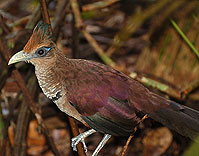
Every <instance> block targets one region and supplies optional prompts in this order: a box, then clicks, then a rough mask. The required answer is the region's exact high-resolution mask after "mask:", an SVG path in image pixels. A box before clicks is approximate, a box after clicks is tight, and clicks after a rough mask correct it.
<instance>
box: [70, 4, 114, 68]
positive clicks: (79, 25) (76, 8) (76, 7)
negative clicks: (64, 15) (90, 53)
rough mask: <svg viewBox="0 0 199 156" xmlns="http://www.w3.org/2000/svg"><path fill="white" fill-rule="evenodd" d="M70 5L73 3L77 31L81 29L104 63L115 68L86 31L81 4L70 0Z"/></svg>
mask: <svg viewBox="0 0 199 156" xmlns="http://www.w3.org/2000/svg"><path fill="white" fill-rule="evenodd" d="M70 3H71V7H72V10H73V13H74V17H75V22H76V27H77V29H79V31H81V33H82V34H83V35H84V37H85V38H86V39H87V41H88V42H89V43H90V45H91V46H92V47H93V49H94V50H95V51H96V52H97V54H98V55H99V56H100V58H101V59H102V60H103V61H104V63H106V64H108V65H110V66H112V67H114V68H115V67H116V63H115V62H114V61H113V60H112V59H111V58H109V57H108V56H107V55H106V54H105V53H104V51H103V49H102V48H101V47H100V46H99V45H98V43H97V42H96V41H95V39H94V38H93V37H92V36H91V35H90V34H89V33H88V32H87V31H86V29H85V25H84V23H83V21H82V19H81V14H80V10H79V4H78V3H77V0H70Z"/></svg>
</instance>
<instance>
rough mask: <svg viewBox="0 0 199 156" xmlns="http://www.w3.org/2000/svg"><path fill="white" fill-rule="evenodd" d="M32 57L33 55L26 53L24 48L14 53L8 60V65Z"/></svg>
mask: <svg viewBox="0 0 199 156" xmlns="http://www.w3.org/2000/svg"><path fill="white" fill-rule="evenodd" d="M30 59H31V55H29V54H27V53H25V52H24V51H23V50H22V51H20V52H18V53H16V54H14V55H13V56H12V57H11V59H10V60H9V62H8V65H10V64H13V63H17V62H21V61H28V60H30Z"/></svg>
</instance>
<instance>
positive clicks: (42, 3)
mask: <svg viewBox="0 0 199 156" xmlns="http://www.w3.org/2000/svg"><path fill="white" fill-rule="evenodd" d="M40 6H41V12H42V16H43V20H44V23H48V24H50V17H49V14H48V9H47V4H46V0H40ZM50 30H51V32H53V31H52V27H51V24H50Z"/></svg>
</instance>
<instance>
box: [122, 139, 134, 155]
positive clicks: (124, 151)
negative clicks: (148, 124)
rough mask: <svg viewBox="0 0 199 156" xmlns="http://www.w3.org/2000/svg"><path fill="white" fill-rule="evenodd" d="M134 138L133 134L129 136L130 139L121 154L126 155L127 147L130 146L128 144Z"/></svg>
mask: <svg viewBox="0 0 199 156" xmlns="http://www.w3.org/2000/svg"><path fill="white" fill-rule="evenodd" d="M132 138H133V135H130V136H129V138H128V140H127V141H126V144H125V146H124V147H123V150H122V154H121V156H124V155H125V153H126V151H127V148H128V146H129V143H130V142H131V139H132Z"/></svg>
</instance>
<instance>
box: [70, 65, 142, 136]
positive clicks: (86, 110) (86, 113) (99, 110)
mask: <svg viewBox="0 0 199 156" xmlns="http://www.w3.org/2000/svg"><path fill="white" fill-rule="evenodd" d="M89 63H90V62H89ZM91 63H92V64H90V66H89V68H86V67H85V68H86V69H85V70H84V71H82V72H79V73H77V72H76V76H77V77H76V79H75V80H76V81H75V82H73V83H72V82H71V83H70V84H72V85H71V86H70V85H68V86H67V98H68V100H69V101H70V102H71V103H72V105H73V106H74V107H75V108H76V109H77V110H78V112H79V113H80V114H81V115H82V118H83V119H84V120H85V121H86V122H87V123H88V124H89V125H90V126H91V127H92V128H94V129H96V130H98V131H101V132H104V133H108V134H114V135H129V134H130V133H132V132H133V131H134V129H133V127H135V126H136V125H137V123H138V121H139V118H138V117H137V115H136V112H135V111H134V109H133V108H132V107H130V106H129V102H128V97H129V86H128V78H127V77H126V76H125V75H124V74H122V73H120V72H118V71H116V70H114V69H112V68H110V67H108V66H103V65H101V64H96V63H93V62H91ZM79 64H80V63H79ZM87 65H88V62H87ZM82 66H83V65H82V64H81V68H82ZM101 66H102V67H101ZM76 68H78V67H76ZM81 70H82V69H81ZM68 81H70V80H68ZM74 84H75V85H74ZM127 133H128V134H127Z"/></svg>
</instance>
